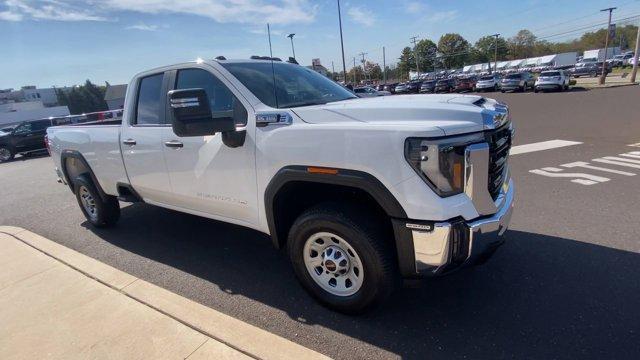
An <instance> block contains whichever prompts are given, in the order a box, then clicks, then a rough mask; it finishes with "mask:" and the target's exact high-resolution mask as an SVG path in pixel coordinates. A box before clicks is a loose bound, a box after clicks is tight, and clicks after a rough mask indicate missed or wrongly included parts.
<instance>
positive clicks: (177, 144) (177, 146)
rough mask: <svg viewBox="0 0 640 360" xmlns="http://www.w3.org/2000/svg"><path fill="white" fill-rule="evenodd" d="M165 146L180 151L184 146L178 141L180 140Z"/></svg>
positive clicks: (167, 143) (169, 142) (166, 143)
mask: <svg viewBox="0 0 640 360" xmlns="http://www.w3.org/2000/svg"><path fill="white" fill-rule="evenodd" d="M164 146H166V147H170V148H176V149H179V148H181V147H183V146H184V144H183V143H182V142H181V141H178V140H171V141H167V142H165V143H164Z"/></svg>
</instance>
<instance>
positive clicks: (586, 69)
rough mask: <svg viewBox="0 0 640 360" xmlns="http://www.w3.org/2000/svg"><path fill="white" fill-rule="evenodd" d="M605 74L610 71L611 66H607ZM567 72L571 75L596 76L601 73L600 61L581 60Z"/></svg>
mask: <svg viewBox="0 0 640 360" xmlns="http://www.w3.org/2000/svg"><path fill="white" fill-rule="evenodd" d="M606 71H607V74H608V73H610V72H611V67H610V66H607V70H606ZM569 74H570V75H571V76H573V77H581V76H591V77H596V76H598V75H600V74H602V63H601V62H582V63H578V64H576V66H575V67H574V68H573V69H569Z"/></svg>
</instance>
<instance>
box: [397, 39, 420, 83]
mask: <svg viewBox="0 0 640 360" xmlns="http://www.w3.org/2000/svg"><path fill="white" fill-rule="evenodd" d="M415 69H416V60H415V57H413V51H412V50H411V48H410V47H408V46H407V47H405V48H404V49H402V53H401V54H400V62H398V71H399V74H398V80H404V79H408V78H409V71H414V70H415Z"/></svg>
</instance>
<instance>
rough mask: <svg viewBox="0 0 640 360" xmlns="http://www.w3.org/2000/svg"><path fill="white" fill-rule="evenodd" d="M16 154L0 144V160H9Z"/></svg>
mask: <svg viewBox="0 0 640 360" xmlns="http://www.w3.org/2000/svg"><path fill="white" fill-rule="evenodd" d="M15 155H16V154H14V153H13V151H11V149H10V148H8V147H6V146H0V162H5V161H11V160H13V157H14V156H15Z"/></svg>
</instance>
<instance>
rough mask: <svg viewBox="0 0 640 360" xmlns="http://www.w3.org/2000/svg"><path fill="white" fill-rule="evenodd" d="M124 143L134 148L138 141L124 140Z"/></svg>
mask: <svg viewBox="0 0 640 360" xmlns="http://www.w3.org/2000/svg"><path fill="white" fill-rule="evenodd" d="M122 143H123V144H125V145H129V146H133V145H135V144H137V143H136V141H135V140H133V139H127V140H123V141H122Z"/></svg>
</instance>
